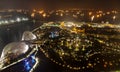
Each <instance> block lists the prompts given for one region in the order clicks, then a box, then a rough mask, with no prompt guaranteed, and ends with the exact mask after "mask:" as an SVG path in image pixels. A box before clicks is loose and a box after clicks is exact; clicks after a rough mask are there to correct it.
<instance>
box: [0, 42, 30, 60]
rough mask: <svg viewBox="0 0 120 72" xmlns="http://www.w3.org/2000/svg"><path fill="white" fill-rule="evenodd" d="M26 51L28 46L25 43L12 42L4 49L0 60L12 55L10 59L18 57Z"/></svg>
mask: <svg viewBox="0 0 120 72" xmlns="http://www.w3.org/2000/svg"><path fill="white" fill-rule="evenodd" d="M28 49H29V46H28V45H27V44H26V43H25V42H13V43H10V44H8V45H6V46H5V47H4V49H3V52H2V55H1V58H6V57H9V56H10V55H13V56H10V57H13V58H16V57H18V56H19V55H21V54H24V53H26V52H27V51H28ZM14 56H15V57H14Z"/></svg>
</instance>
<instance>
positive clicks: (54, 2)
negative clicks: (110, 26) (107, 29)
mask: <svg viewBox="0 0 120 72" xmlns="http://www.w3.org/2000/svg"><path fill="white" fill-rule="evenodd" d="M6 8H23V9H33V8H35V9H64V8H95V9H120V0H0V9H6Z"/></svg>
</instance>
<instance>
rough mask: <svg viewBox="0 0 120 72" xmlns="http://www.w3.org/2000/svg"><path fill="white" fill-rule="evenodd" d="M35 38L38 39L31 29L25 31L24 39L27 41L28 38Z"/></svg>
mask: <svg viewBox="0 0 120 72" xmlns="http://www.w3.org/2000/svg"><path fill="white" fill-rule="evenodd" d="M34 39H36V36H35V35H34V34H33V33H32V32H30V31H25V32H24V33H23V35H22V40H25V41H27V40H34Z"/></svg>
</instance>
